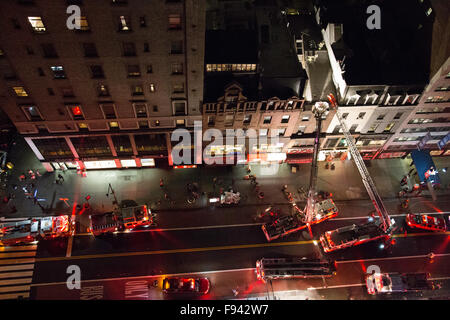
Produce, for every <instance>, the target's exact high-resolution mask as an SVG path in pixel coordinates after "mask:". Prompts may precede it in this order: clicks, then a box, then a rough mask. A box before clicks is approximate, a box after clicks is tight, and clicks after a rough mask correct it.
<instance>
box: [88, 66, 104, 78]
mask: <svg viewBox="0 0 450 320" xmlns="http://www.w3.org/2000/svg"><path fill="white" fill-rule="evenodd" d="M89 68H90V70H91V76H92V78H104V77H105V75H104V73H103V68H102V66H98V65H94V66H90V67H89Z"/></svg>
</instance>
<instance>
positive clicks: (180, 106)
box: [173, 101, 186, 116]
mask: <svg viewBox="0 0 450 320" xmlns="http://www.w3.org/2000/svg"><path fill="white" fill-rule="evenodd" d="M173 109H174V113H175V115H176V116H181V115H185V114H186V103H185V102H184V101H183V102H181V101H180V102H174V103H173Z"/></svg>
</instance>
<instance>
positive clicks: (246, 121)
mask: <svg viewBox="0 0 450 320" xmlns="http://www.w3.org/2000/svg"><path fill="white" fill-rule="evenodd" d="M251 121H252V115H251V114H246V115H245V116H244V124H249V123H250V122H251Z"/></svg>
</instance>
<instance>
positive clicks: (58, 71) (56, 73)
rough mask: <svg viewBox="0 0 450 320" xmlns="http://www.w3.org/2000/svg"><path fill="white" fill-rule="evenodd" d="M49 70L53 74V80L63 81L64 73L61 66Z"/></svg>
mask: <svg viewBox="0 0 450 320" xmlns="http://www.w3.org/2000/svg"><path fill="white" fill-rule="evenodd" d="M50 69H51V70H52V72H53V78H54V79H65V78H66V73H65V72H64V68H63V66H51V67H50Z"/></svg>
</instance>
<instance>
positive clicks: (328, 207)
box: [261, 102, 338, 241]
mask: <svg viewBox="0 0 450 320" xmlns="http://www.w3.org/2000/svg"><path fill="white" fill-rule="evenodd" d="M327 111H328V103H326V102H317V103H315V104H314V106H313V108H312V112H313V113H314V117H315V118H316V136H315V139H314V153H313V159H312V165H311V174H310V181H309V191H308V197H307V203H306V206H305V209H304V210H301V209H299V208H298V206H297V204H296V203H295V202H294V201H292V202H291V203H292V206H293V208H294V213H293V214H290V215H286V216H282V217H280V218H278V219H275V220H274V221H270V222H268V223H265V224H263V225H262V227H261V228H262V230H263V232H264V234H265V236H266V239H267V241H272V240H274V239H277V238H280V237H284V236H286V235H288V234H291V233H294V232H297V231H300V230H302V229H305V228H308V230H309V234H310V236H311V237H312V232H311V225H314V224H317V223H320V222H322V221H325V220H327V219H331V218H334V217H336V216H337V214H338V209H337V207H336V205H335V204H334V202H333V200H332V199H331V197H325V199H324V198H323V197H320V196H319V195H318V194H317V192H316V182H317V168H318V167H317V161H318V157H319V148H320V131H321V128H322V117H323V115H324V114H325V112H327Z"/></svg>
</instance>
